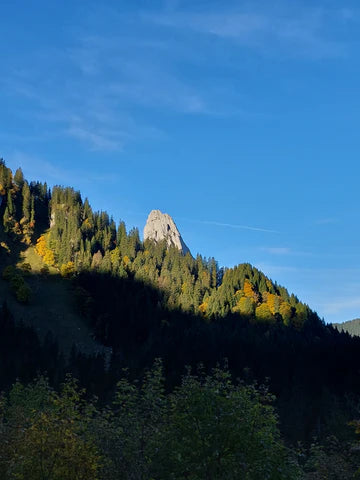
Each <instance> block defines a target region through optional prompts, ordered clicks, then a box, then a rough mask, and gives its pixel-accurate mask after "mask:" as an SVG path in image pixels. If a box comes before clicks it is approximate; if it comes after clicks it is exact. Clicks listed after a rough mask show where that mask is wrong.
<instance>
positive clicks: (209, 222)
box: [183, 218, 280, 233]
mask: <svg viewBox="0 0 360 480" xmlns="http://www.w3.org/2000/svg"><path fill="white" fill-rule="evenodd" d="M183 220H185V221H188V222H192V223H200V224H202V225H214V226H215V227H225V228H235V229H240V230H251V231H255V232H265V233H280V232H278V231H277V230H271V229H269V228H262V227H253V226H250V225H239V224H236V223H223V222H217V221H213V220H194V219H189V218H183Z"/></svg>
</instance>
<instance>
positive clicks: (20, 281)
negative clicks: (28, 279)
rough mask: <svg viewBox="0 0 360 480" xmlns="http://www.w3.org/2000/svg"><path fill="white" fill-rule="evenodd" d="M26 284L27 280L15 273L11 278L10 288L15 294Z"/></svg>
mask: <svg viewBox="0 0 360 480" xmlns="http://www.w3.org/2000/svg"><path fill="white" fill-rule="evenodd" d="M24 283H25V280H24V278H23V277H22V276H21V275H20V274H19V273H15V274H14V275H13V276H12V277H11V278H10V287H11V290H12V291H13V292H15V293H16V292H17V290H18V289H19V288H20V287H21V286H22V285H24Z"/></svg>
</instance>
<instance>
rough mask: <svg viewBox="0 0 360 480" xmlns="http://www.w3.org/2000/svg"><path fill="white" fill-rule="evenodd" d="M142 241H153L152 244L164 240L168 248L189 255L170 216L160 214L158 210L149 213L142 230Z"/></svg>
mask: <svg viewBox="0 0 360 480" xmlns="http://www.w3.org/2000/svg"><path fill="white" fill-rule="evenodd" d="M144 240H153V241H154V242H160V241H161V240H166V242H167V244H168V246H169V247H171V246H174V247H176V248H178V249H179V250H180V251H181V252H182V253H183V254H184V255H185V254H186V253H188V252H189V253H190V250H189V249H188V247H187V246H186V245H185V242H184V240H183V239H182V237H181V235H180V232H179V230H178V229H177V227H176V225H175V222H174V220H173V219H172V218H171V217H170V215H168V214H167V213H162V212H160V210H152V211H151V212H150V214H149V216H148V219H147V221H146V225H145V228H144Z"/></svg>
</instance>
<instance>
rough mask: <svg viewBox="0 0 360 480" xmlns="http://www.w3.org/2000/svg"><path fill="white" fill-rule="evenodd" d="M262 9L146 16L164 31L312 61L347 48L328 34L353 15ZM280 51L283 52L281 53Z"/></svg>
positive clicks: (318, 10) (320, 10)
mask: <svg viewBox="0 0 360 480" xmlns="http://www.w3.org/2000/svg"><path fill="white" fill-rule="evenodd" d="M279 5H280V4H278V5H277V6H276V7H275V8H271V9H267V8H264V7H262V8H259V7H256V6H252V9H247V10H245V9H244V11H241V10H239V8H237V9H233V10H228V9H226V8H224V9H221V10H220V9H219V10H217V11H210V12H209V9H207V11H203V12H198V11H197V12H196V11H185V12H184V11H176V12H165V13H162V14H151V15H145V16H144V17H145V18H146V19H147V20H148V21H152V22H154V23H155V24H157V25H160V26H163V27H170V28H176V29H178V30H181V29H182V30H187V31H193V32H196V33H199V34H203V35H209V36H213V37H217V38H219V39H225V40H232V41H235V42H236V43H237V44H239V45H242V46H247V47H251V48H256V49H260V50H261V51H262V52H263V53H266V52H272V53H274V52H277V54H279V53H280V52H282V53H284V52H287V54H290V55H292V56H298V55H299V54H300V55H303V56H307V57H311V58H314V57H315V58H324V57H338V56H342V55H344V53H345V45H344V44H343V43H342V42H341V41H339V40H335V39H332V38H331V37H330V38H329V36H328V35H327V33H326V26H327V24H328V22H329V20H330V21H339V20H340V19H344V18H345V17H346V18H350V15H351V11H350V10H349V11H347V10H344V9H340V10H339V11H335V12H332V11H327V10H324V9H319V8H298V9H296V10H295V9H294V10H293V11H290V10H289V8H287V7H286V4H283V6H282V7H281V8H279ZM279 47H280V51H279Z"/></svg>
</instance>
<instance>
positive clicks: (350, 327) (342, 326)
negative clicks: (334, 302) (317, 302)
mask: <svg viewBox="0 0 360 480" xmlns="http://www.w3.org/2000/svg"><path fill="white" fill-rule="evenodd" d="M333 325H334V327H335V328H337V329H338V330H339V332H347V333H349V334H350V335H356V336H360V318H355V319H354V320H348V321H347V322H343V323H333Z"/></svg>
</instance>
